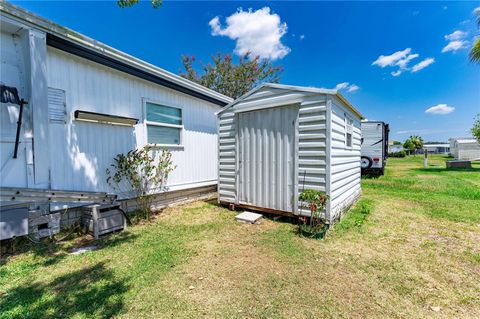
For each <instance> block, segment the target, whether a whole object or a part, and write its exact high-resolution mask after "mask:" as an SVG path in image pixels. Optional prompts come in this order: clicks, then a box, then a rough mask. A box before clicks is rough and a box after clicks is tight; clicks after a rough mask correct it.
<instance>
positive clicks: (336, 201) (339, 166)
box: [330, 96, 362, 220]
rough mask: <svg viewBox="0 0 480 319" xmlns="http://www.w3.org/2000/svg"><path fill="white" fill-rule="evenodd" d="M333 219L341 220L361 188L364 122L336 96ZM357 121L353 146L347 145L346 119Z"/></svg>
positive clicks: (333, 121)
mask: <svg viewBox="0 0 480 319" xmlns="http://www.w3.org/2000/svg"><path fill="white" fill-rule="evenodd" d="M331 99H332V100H331V135H330V137H331V151H330V152H331V157H330V174H331V177H330V219H331V220H335V219H337V218H338V217H339V216H340V214H341V213H342V212H343V211H344V210H345V209H346V208H347V207H348V206H349V205H351V204H352V203H353V201H354V200H355V199H356V198H357V196H359V194H360V191H361V185H360V178H361V172H360V150H361V137H362V135H361V123H360V119H359V118H358V117H357V116H356V115H354V114H353V113H352V112H350V111H349V110H348V109H347V108H346V107H344V106H343V104H342V103H341V102H340V101H339V100H338V99H337V98H335V97H333V96H332V97H331ZM346 116H348V117H350V118H351V119H353V146H352V147H351V148H350V147H347V145H346V143H345V139H346V138H345V134H346V119H345V117H346Z"/></svg>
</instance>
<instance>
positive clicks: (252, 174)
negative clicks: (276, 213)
mask: <svg viewBox="0 0 480 319" xmlns="http://www.w3.org/2000/svg"><path fill="white" fill-rule="evenodd" d="M297 114H298V106H288V107H280V108H269V109H265V110H259V111H251V112H244V113H240V114H239V115H238V143H239V144H238V148H237V150H238V152H237V154H238V157H239V160H238V168H239V174H238V188H237V189H238V196H239V198H238V201H239V203H241V204H249V205H254V206H258V207H268V208H271V209H276V210H281V211H288V212H293V211H294V208H293V203H294V190H295V187H294V180H295V178H294V172H295V167H294V165H295V158H294V157H295V153H296V150H295V123H296V118H297Z"/></svg>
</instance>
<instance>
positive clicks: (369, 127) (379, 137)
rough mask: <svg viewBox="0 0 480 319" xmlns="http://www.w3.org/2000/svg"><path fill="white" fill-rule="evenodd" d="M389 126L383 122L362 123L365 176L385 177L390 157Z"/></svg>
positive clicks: (362, 159) (362, 162) (363, 169)
mask: <svg viewBox="0 0 480 319" xmlns="http://www.w3.org/2000/svg"><path fill="white" fill-rule="evenodd" d="M388 132H390V130H389V128H388V124H385V123H384V122H381V121H362V157H361V167H362V173H363V174H378V175H383V173H384V169H385V164H386V161H387V156H388Z"/></svg>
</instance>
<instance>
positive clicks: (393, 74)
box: [390, 70, 402, 76]
mask: <svg viewBox="0 0 480 319" xmlns="http://www.w3.org/2000/svg"><path fill="white" fill-rule="evenodd" d="M390 74H391V75H392V76H399V75H400V74H402V71H400V70H397V71H393V72H391V73H390Z"/></svg>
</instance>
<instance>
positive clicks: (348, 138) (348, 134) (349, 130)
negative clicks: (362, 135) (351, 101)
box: [345, 116, 353, 147]
mask: <svg viewBox="0 0 480 319" xmlns="http://www.w3.org/2000/svg"><path fill="white" fill-rule="evenodd" d="M345 146H346V147H352V146H353V120H352V119H351V118H349V117H348V116H345Z"/></svg>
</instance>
